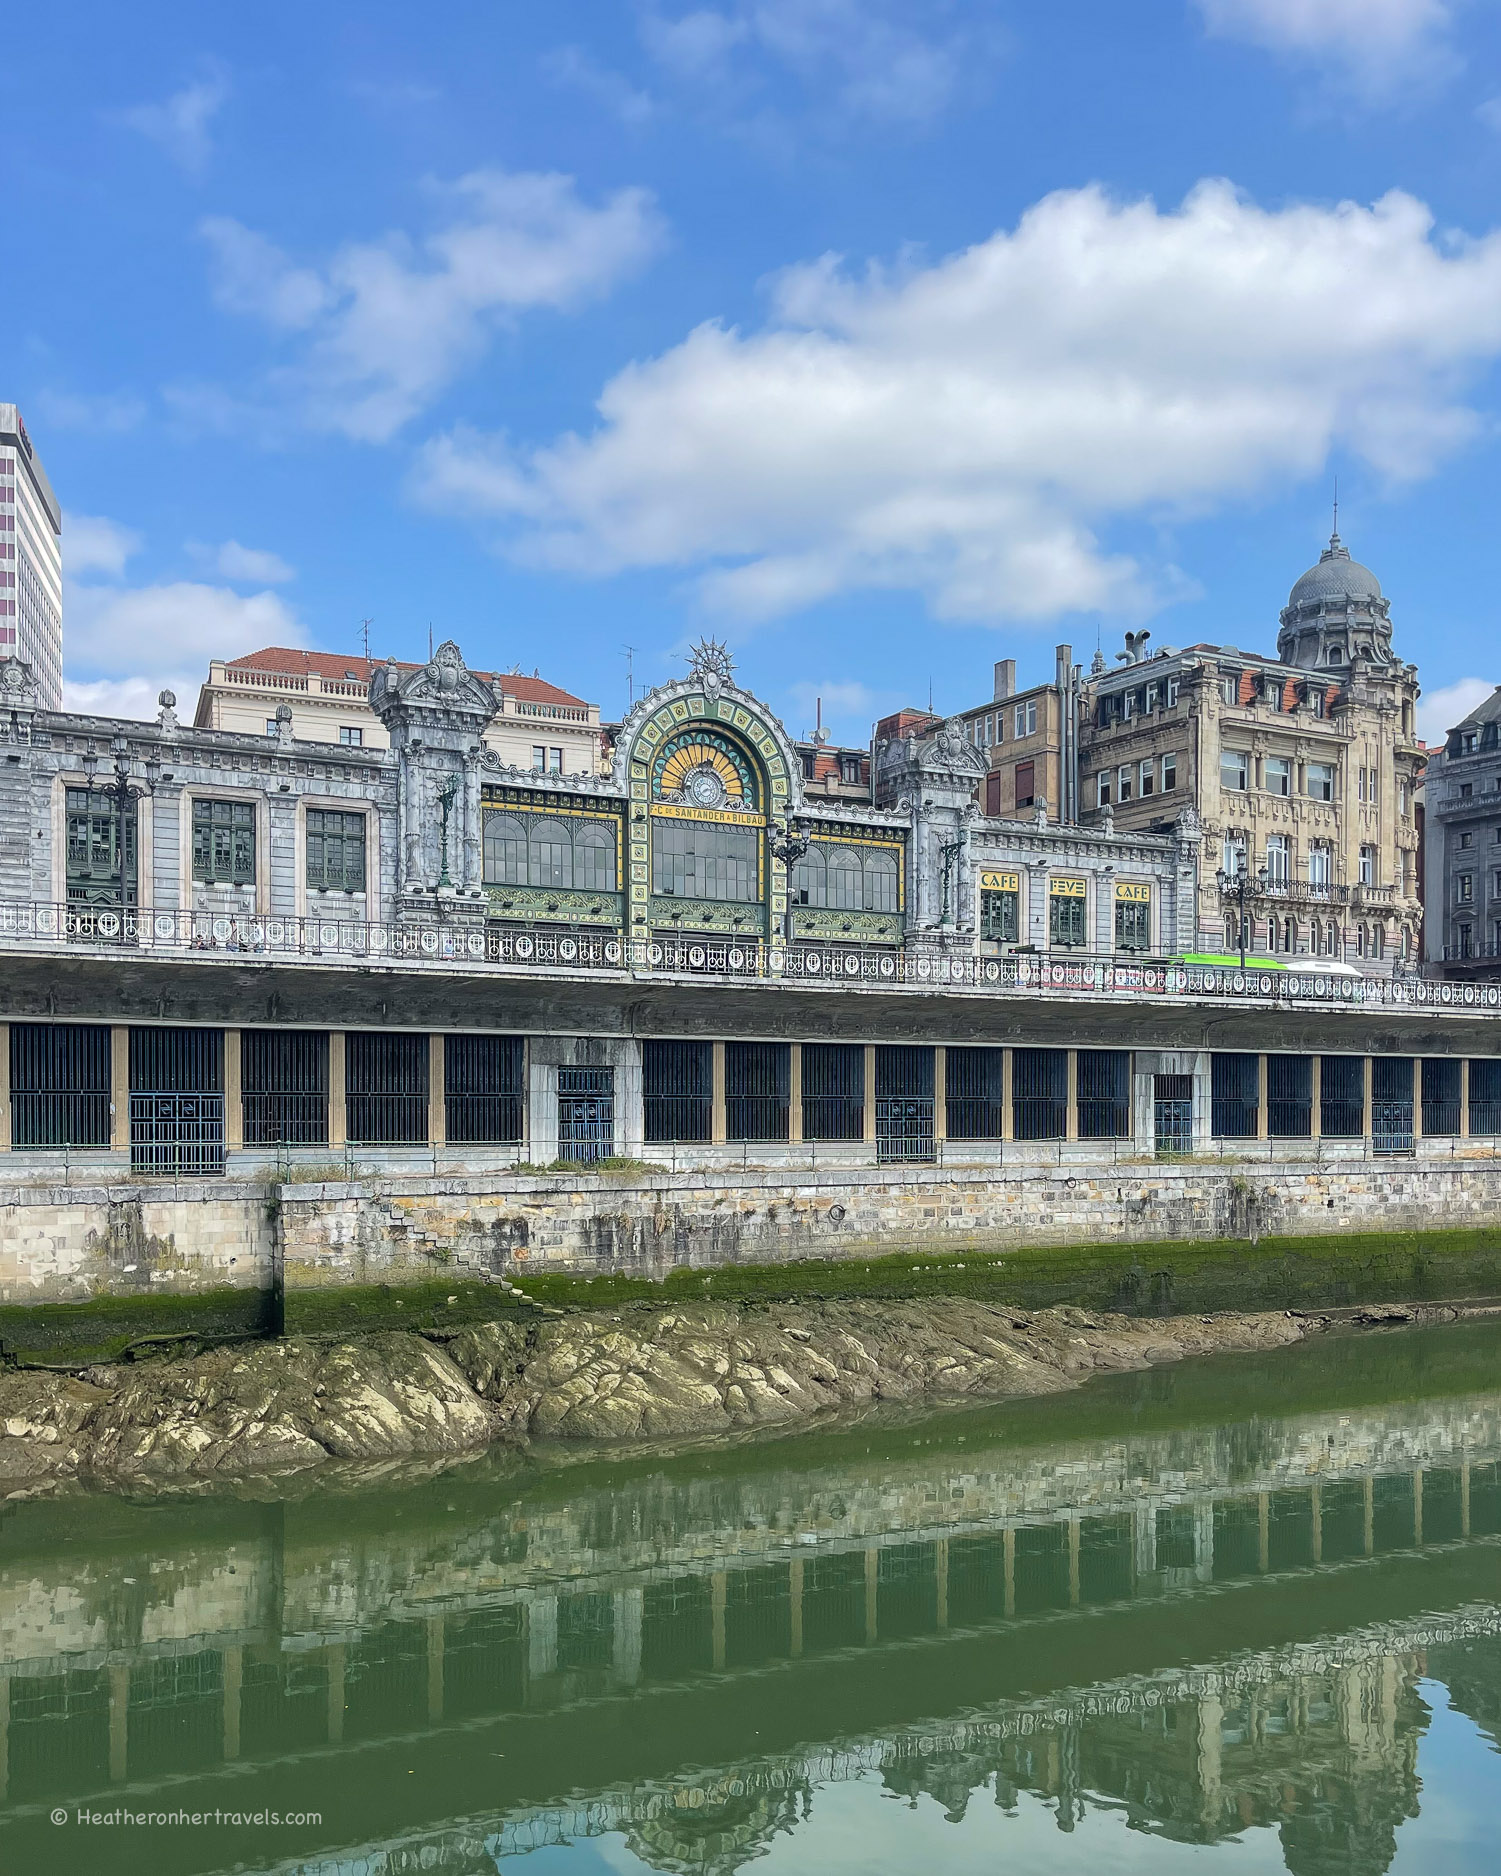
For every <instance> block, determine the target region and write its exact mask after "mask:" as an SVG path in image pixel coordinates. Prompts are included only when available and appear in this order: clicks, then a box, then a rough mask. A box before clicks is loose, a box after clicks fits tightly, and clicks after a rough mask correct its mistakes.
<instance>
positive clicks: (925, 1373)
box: [0, 1299, 1402, 1495]
mask: <svg viewBox="0 0 1501 1876" xmlns="http://www.w3.org/2000/svg"><path fill="white" fill-rule="evenodd" d="M1373 1315H1374V1316H1375V1317H1376V1318H1378V1319H1384V1318H1390V1317H1393V1316H1396V1317H1398V1319H1401V1316H1402V1312H1396V1311H1377V1312H1373ZM1327 1326H1328V1322H1327V1319H1326V1318H1324V1317H1320V1316H1309V1315H1295V1314H1282V1313H1278V1314H1265V1315H1218V1316H1204V1317H1199V1316H1175V1317H1168V1318H1163V1319H1150V1320H1143V1319H1139V1318H1133V1317H1126V1316H1110V1315H1096V1314H1091V1313H1088V1312H1086V1311H1083V1310H1079V1309H1071V1308H1061V1309H1047V1310H1040V1311H1036V1312H1027V1311H1021V1310H1014V1309H1006V1308H998V1307H996V1306H994V1305H990V1304H985V1303H978V1302H971V1301H966V1300H962V1299H953V1300H947V1301H939V1302H845V1303H811V1304H810V1303H798V1304H787V1305H770V1306H764V1307H756V1308H739V1309H736V1308H729V1307H723V1306H714V1305H708V1306H702V1307H696V1308H689V1309H673V1308H661V1307H644V1306H643V1307H638V1308H632V1309H625V1310H622V1311H621V1312H620V1313H618V1314H615V1313H608V1314H607V1313H594V1314H590V1313H583V1312H580V1313H576V1314H567V1315H550V1314H543V1313H541V1312H533V1311H527V1310H520V1309H518V1310H516V1311H514V1312H512V1313H509V1314H507V1315H506V1316H505V1317H503V1318H502V1319H500V1320H498V1321H493V1322H486V1323H481V1324H476V1325H473V1326H470V1327H467V1328H463V1329H459V1330H456V1331H453V1332H445V1333H442V1334H428V1335H418V1334H408V1333H386V1334H376V1335H370V1336H366V1337H361V1338H357V1339H349V1340H343V1341H330V1340H320V1339H313V1338H309V1339H295V1338H294V1339H288V1340H285V1341H279V1342H252V1343H237V1344H234V1345H232V1346H227V1347H221V1348H216V1349H212V1350H208V1351H206V1352H203V1353H199V1354H196V1355H193V1356H191V1357H189V1358H178V1359H171V1358H165V1357H162V1356H157V1357H156V1358H154V1359H151V1360H147V1361H131V1362H122V1363H115V1364H109V1365H101V1366H96V1367H92V1368H87V1369H84V1370H83V1371H82V1372H81V1373H79V1374H76V1375H74V1374H60V1373H55V1372H47V1371H41V1370H37V1369H11V1370H7V1371H4V1372H0V1495H12V1494H14V1493H16V1492H18V1491H21V1492H24V1491H31V1490H35V1489H37V1488H38V1487H45V1486H46V1485H47V1484H49V1483H52V1482H57V1481H61V1480H67V1479H90V1478H96V1479H99V1480H101V1481H116V1482H142V1483H144V1482H147V1481H152V1480H156V1481H167V1480H171V1479H189V1478H194V1477H197V1478H213V1477H232V1476H239V1475H243V1474H248V1473H256V1472H267V1471H278V1470H280V1471H284V1470H287V1469H289V1468H301V1467H305V1466H309V1465H314V1464H318V1463H320V1462H323V1461H325V1460H329V1459H343V1460H389V1459H401V1458H439V1459H441V1458H446V1457H449V1456H454V1455H459V1454H463V1453H467V1452H472V1451H475V1450H476V1449H478V1448H481V1447H485V1446H489V1445H492V1444H494V1443H496V1442H506V1443H510V1444H512V1445H514V1446H516V1447H518V1448H520V1447H524V1446H526V1445H528V1444H530V1443H531V1442H533V1441H538V1440H616V1441H631V1440H662V1439H679V1438H683V1437H704V1436H713V1435H716V1434H734V1433H743V1432H746V1431H755V1430H758V1429H762V1428H776V1427H788V1426H792V1425H795V1424H797V1423H799V1422H803V1423H806V1422H808V1421H810V1420H812V1419H814V1418H815V1417H817V1416H823V1415H829V1414H832V1413H837V1412H839V1411H841V1410H844V1411H847V1410H851V1409H858V1408H863V1407H868V1406H870V1405H872V1404H875V1403H879V1402H887V1401H906V1402H913V1401H920V1400H923V1399H929V1400H933V1401H938V1400H943V1399H948V1400H953V1399H956V1398H960V1397H969V1398H971V1399H988V1400H994V1399H1003V1398H1006V1397H1008V1396H1023V1395H1037V1394H1048V1393H1054V1392H1057V1391H1058V1390H1060V1389H1064V1388H1070V1387H1074V1386H1076V1385H1078V1384H1079V1383H1080V1382H1081V1381H1084V1380H1086V1379H1087V1378H1088V1377H1089V1376H1090V1375H1092V1374H1098V1373H1101V1372H1105V1371H1110V1370H1119V1369H1126V1368H1142V1367H1146V1366H1148V1365H1150V1364H1153V1363H1158V1362H1172V1361H1179V1360H1181V1359H1183V1358H1184V1357H1185V1356H1189V1355H1199V1354H1207V1353H1213V1352H1216V1351H1229V1350H1246V1349H1268V1348H1277V1347H1281V1346H1283V1345H1285V1344H1287V1343H1290V1342H1296V1341H1299V1340H1300V1339H1302V1338H1303V1337H1304V1336H1306V1335H1309V1334H1311V1333H1316V1332H1318V1331H1320V1330H1322V1329H1324V1328H1325V1327H1327Z"/></svg>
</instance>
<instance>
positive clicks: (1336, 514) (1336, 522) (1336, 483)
mask: <svg viewBox="0 0 1501 1876" xmlns="http://www.w3.org/2000/svg"><path fill="white" fill-rule="evenodd" d="M1334 538H1335V540H1338V539H1339V477H1338V476H1336V477H1335V478H1334Z"/></svg>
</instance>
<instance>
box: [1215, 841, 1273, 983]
mask: <svg viewBox="0 0 1501 1876" xmlns="http://www.w3.org/2000/svg"><path fill="white" fill-rule="evenodd" d="M1214 879H1215V884H1216V885H1217V886H1218V887H1219V889H1220V904H1221V905H1222V906H1232V905H1233V906H1234V907H1235V928H1236V931H1237V932H1238V934H1239V936H1240V968H1241V969H1242V970H1244V969H1245V968H1246V907H1247V906H1248V905H1251V906H1254V905H1256V904H1257V903H1258V902H1259V901H1260V900H1261V899H1262V897H1263V896H1264V895H1265V893H1266V886H1267V871H1266V868H1265V867H1264V866H1263V867H1258V869H1257V870H1256V872H1255V874H1254V875H1253V874H1252V873H1251V872H1250V871H1249V870H1248V869H1247V868H1246V867H1243V866H1242V867H1237V868H1236V870H1235V871H1234V872H1233V873H1227V872H1226V871H1225V869H1224V868H1223V867H1221V868H1220V870H1219V871H1218V872H1217V873H1216V874H1215V876H1214Z"/></svg>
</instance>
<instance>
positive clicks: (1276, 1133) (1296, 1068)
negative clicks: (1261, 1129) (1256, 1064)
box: [1266, 1055, 1313, 1140]
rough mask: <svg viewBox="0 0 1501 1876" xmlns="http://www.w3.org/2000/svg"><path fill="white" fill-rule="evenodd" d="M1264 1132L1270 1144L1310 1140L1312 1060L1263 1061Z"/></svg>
mask: <svg viewBox="0 0 1501 1876" xmlns="http://www.w3.org/2000/svg"><path fill="white" fill-rule="evenodd" d="M1266 1130H1267V1132H1268V1133H1269V1134H1270V1135H1271V1137H1272V1138H1273V1139H1274V1140H1308V1139H1311V1138H1312V1136H1313V1057H1312V1056H1311V1055H1269V1056H1268V1057H1267V1058H1266Z"/></svg>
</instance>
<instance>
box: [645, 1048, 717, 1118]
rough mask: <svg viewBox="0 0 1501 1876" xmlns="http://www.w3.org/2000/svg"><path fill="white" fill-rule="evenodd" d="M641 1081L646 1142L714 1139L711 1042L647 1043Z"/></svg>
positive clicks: (712, 1055) (712, 1054)
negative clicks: (644, 1109) (644, 1107)
mask: <svg viewBox="0 0 1501 1876" xmlns="http://www.w3.org/2000/svg"><path fill="white" fill-rule="evenodd" d="M641 1078H642V1087H643V1092H644V1096H645V1106H646V1137H647V1139H648V1140H649V1141H664V1140H710V1139H712V1138H713V1137H714V1045H713V1043H712V1042H647V1043H643V1044H642V1047H641Z"/></svg>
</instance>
